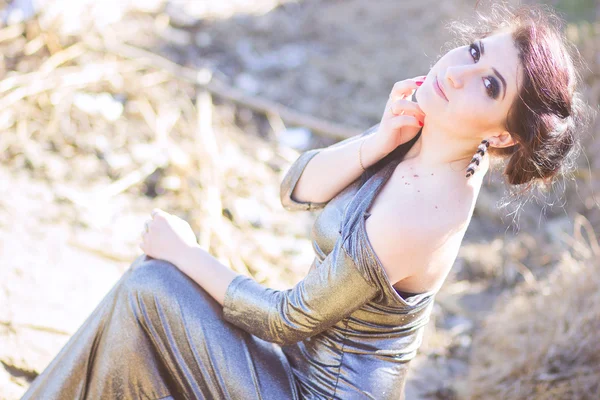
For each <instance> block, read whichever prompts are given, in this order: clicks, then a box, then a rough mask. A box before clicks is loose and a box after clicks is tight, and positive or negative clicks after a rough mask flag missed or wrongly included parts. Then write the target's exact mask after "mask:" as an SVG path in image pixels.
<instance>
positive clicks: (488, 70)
mask: <svg viewBox="0 0 600 400" xmlns="http://www.w3.org/2000/svg"><path fill="white" fill-rule="evenodd" d="M520 76H521V66H520V61H519V59H518V53H517V48H516V47H515V45H514V42H513V40H512V38H511V34H510V32H508V31H501V32H499V33H496V34H494V35H492V36H488V37H487V38H485V39H482V40H481V41H480V40H476V41H475V42H474V43H472V44H471V45H467V46H462V47H458V48H455V49H453V50H451V51H449V52H448V53H446V54H445V55H444V56H443V57H442V58H440V59H439V60H438V61H437V63H436V64H435V65H434V66H433V67H432V68H431V70H430V71H429V73H428V75H427V78H426V80H425V82H424V83H423V85H422V86H421V87H419V89H418V91H417V101H418V103H419V107H421V109H422V110H423V112H424V113H425V115H426V118H425V121H426V122H425V123H426V124H431V125H433V126H434V127H435V128H434V129H438V128H439V129H441V130H443V131H444V132H448V134H452V135H456V136H457V137H464V138H472V137H478V138H481V139H482V138H485V137H486V136H487V135H488V134H490V133H492V134H494V133H501V132H503V131H504V130H505V128H504V126H505V121H506V116H507V114H508V110H509V108H510V106H511V104H512V103H513V101H514V99H515V98H516V96H517V93H518V88H519V87H520ZM436 80H437V81H438V82H439V85H440V86H441V87H442V91H443V93H445V96H444V95H442V96H440V94H438V91H437V89H436V84H435V82H436Z"/></svg>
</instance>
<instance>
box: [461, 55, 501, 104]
mask: <svg viewBox="0 0 600 400" xmlns="http://www.w3.org/2000/svg"><path fill="white" fill-rule="evenodd" d="M469 54H470V55H471V58H473V61H475V62H477V61H479V57H480V56H481V54H480V51H479V47H478V46H477V45H476V44H475V43H471V44H470V45H469ZM483 82H484V83H483V85H484V86H485V89H486V92H487V94H488V96H490V97H491V98H492V99H496V98H498V95H499V94H500V84H499V83H498V81H497V80H496V79H495V78H494V77H492V76H487V77H485V78H483ZM488 83H489V84H488Z"/></svg>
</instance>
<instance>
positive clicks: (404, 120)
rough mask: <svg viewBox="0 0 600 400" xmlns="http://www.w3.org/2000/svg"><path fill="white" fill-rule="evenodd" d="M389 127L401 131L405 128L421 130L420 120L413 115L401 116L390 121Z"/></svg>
mask: <svg viewBox="0 0 600 400" xmlns="http://www.w3.org/2000/svg"><path fill="white" fill-rule="evenodd" d="M389 126H390V127H391V128H392V129H400V128H402V127H404V126H414V127H417V128H421V126H422V125H421V124H420V120H419V119H418V118H416V117H415V116H413V115H399V116H397V117H394V118H392V119H390V121H389Z"/></svg>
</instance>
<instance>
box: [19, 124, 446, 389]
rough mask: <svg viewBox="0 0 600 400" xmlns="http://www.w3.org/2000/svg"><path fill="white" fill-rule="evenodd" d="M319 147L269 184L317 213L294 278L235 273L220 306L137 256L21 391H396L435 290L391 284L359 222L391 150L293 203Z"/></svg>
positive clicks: (388, 168) (385, 173) (285, 200)
mask: <svg viewBox="0 0 600 400" xmlns="http://www.w3.org/2000/svg"><path fill="white" fill-rule="evenodd" d="M375 128H376V126H375V127H373V128H372V129H370V130H368V131H365V132H364V133H363V134H362V135H359V136H357V137H353V138H349V139H346V140H345V141H344V142H347V141H351V140H357V138H358V137H361V136H364V135H368V134H370V133H373V132H374V131H375ZM341 143H342V142H340V143H338V145H341ZM321 150H322V149H315V150H310V151H308V152H305V153H303V154H302V155H301V156H300V157H299V158H298V159H297V160H296V161H295V162H294V163H293V164H292V166H291V167H290V169H289V170H288V171H287V173H286V175H285V178H284V179H283V181H282V185H281V201H282V204H283V205H284V207H285V208H286V209H288V210H310V209H313V210H315V209H320V210H321V211H320V213H319V215H318V217H317V219H316V221H315V223H314V225H313V230H312V233H311V238H312V243H313V248H314V250H315V255H316V256H315V259H314V261H313V263H312V265H311V267H310V270H309V272H308V273H307V275H306V276H305V277H304V278H303V279H302V280H301V281H300V282H298V283H297V284H296V285H294V286H293V287H292V288H290V289H287V290H273V289H270V288H267V287H265V286H263V285H261V284H259V283H257V282H256V281H255V280H254V279H252V278H249V277H247V276H243V275H240V276H237V277H236V278H235V279H234V280H233V281H232V282H231V284H230V285H229V287H228V288H227V292H226V294H225V301H224V305H223V307H221V306H220V305H219V304H218V303H217V302H216V301H215V300H214V299H213V298H212V297H211V296H210V295H208V293H207V292H206V291H204V289H202V288H201V287H200V286H198V285H197V284H196V283H195V282H194V281H192V280H191V279H190V278H189V277H187V276H186V275H185V274H183V273H182V272H181V271H179V270H178V269H177V268H176V267H175V266H173V265H172V264H170V263H168V262H165V261H161V260H154V259H152V258H149V257H147V256H144V255H143V256H141V257H140V258H138V259H137V260H136V261H135V262H134V263H133V264H132V266H131V267H130V269H129V270H127V272H126V273H125V274H124V275H123V277H122V278H121V279H120V280H119V282H117V284H116V285H115V286H114V287H113V288H112V289H111V291H110V292H109V293H108V294H107V295H106V297H105V298H104V299H103V300H102V302H101V303H100V304H99V305H98V307H97V308H96V309H95V310H94V312H93V313H92V314H91V315H90V317H89V318H88V319H87V320H86V321H85V322H84V324H83V325H82V326H81V327H80V329H79V330H78V331H77V332H76V333H75V335H74V336H73V337H72V338H71V339H70V340H69V341H68V342H67V344H66V345H65V346H64V347H63V349H62V350H61V351H60V352H59V354H58V355H57V356H56V358H55V359H54V360H53V361H52V362H51V363H50V364H49V365H48V367H47V368H46V369H45V370H44V371H43V372H42V374H41V375H40V376H38V377H37V378H36V379H35V380H34V381H33V383H32V385H31V387H30V388H29V390H28V391H27V393H26V394H25V396H24V397H23V399H243V400H246V399H268V400H271V399H274V400H278V399H377V400H385V399H394V400H397V399H402V398H403V397H404V395H403V392H404V384H405V379H406V374H407V371H408V365H409V361H410V360H411V359H412V358H413V357H414V356H415V354H416V351H417V349H418V347H419V345H420V344H421V338H422V333H423V327H424V326H425V325H426V324H427V322H428V320H429V315H430V312H431V308H432V306H433V301H434V296H435V293H434V292H428V293H422V294H412V295H409V294H403V293H401V292H398V291H397V290H396V289H395V288H394V287H393V286H392V284H391V282H390V281H389V279H388V278H387V276H386V273H385V270H384V269H383V267H382V265H381V263H380V261H379V259H378V258H377V255H376V254H375V252H374V251H373V248H372V247H371V245H370V242H369V239H368V237H367V235H366V231H365V221H366V219H367V218H368V217H369V215H370V213H369V212H368V209H369V206H370V205H371V204H372V202H373V200H374V198H375V196H376V195H377V193H379V191H380V190H381V189H382V187H383V185H384V184H385V182H386V181H387V179H388V178H389V177H390V175H391V173H392V172H393V170H394V168H395V166H396V165H397V164H398V162H399V160H400V158H397V159H392V160H391V161H390V162H389V163H386V164H384V166H383V167H382V168H379V169H377V170H375V169H374V168H367V171H365V172H364V173H363V175H362V176H361V177H359V178H358V179H357V180H356V181H355V182H353V183H352V184H350V185H349V186H348V187H347V188H345V189H344V190H343V191H342V192H340V193H339V194H338V195H337V196H335V197H334V198H333V199H332V200H331V201H329V202H327V203H301V202H298V201H296V200H295V199H292V198H291V193H292V191H293V188H294V186H295V185H296V183H297V181H298V179H299V178H300V176H301V175H302V171H303V170H304V168H305V167H306V165H307V164H308V161H309V160H310V158H312V157H313V156H314V155H316V154H317V153H318V152H319V151H321Z"/></svg>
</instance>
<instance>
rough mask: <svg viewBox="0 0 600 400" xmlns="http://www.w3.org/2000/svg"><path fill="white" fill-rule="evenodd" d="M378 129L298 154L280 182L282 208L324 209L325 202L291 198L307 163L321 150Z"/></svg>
mask: <svg viewBox="0 0 600 400" xmlns="http://www.w3.org/2000/svg"><path fill="white" fill-rule="evenodd" d="M378 127H379V124H376V125H374V126H372V127H370V128H369V129H367V130H366V131H364V132H363V133H361V134H360V135H356V136H352V137H350V138H347V139H344V140H342V141H340V142H337V143H335V144H333V145H331V146H329V147H322V148H318V149H312V150H307V151H305V152H304V153H302V154H300V156H299V157H298V158H297V159H296V161H294V162H293V163H292V165H291V166H290V168H289V169H288V170H287V172H286V174H285V176H284V177H283V179H282V181H281V186H280V198H281V205H282V206H283V208H285V209H286V210H288V211H297V210H305V211H308V210H317V209H320V208H323V207H325V206H326V205H327V203H328V202H327V201H325V202H322V203H315V202H302V201H298V200H296V199H294V198H292V192H293V191H294V188H295V187H296V184H297V183H298V181H299V180H300V177H301V176H302V173H303V172H304V169H305V168H306V165H308V162H309V161H310V160H311V159H312V158H313V157H314V156H316V155H317V154H318V153H320V152H321V151H322V150H323V149H325V148H334V147H338V146H341V145H343V144H346V143H348V142H352V141H355V140H358V139H360V138H361V137H363V136H366V135H370V134H371V133H373V132H375V131H376V130H377V128H378Z"/></svg>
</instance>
